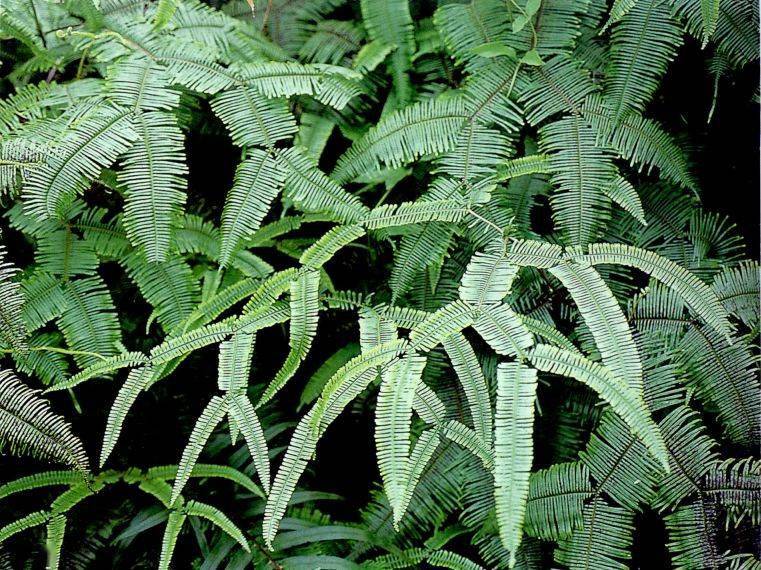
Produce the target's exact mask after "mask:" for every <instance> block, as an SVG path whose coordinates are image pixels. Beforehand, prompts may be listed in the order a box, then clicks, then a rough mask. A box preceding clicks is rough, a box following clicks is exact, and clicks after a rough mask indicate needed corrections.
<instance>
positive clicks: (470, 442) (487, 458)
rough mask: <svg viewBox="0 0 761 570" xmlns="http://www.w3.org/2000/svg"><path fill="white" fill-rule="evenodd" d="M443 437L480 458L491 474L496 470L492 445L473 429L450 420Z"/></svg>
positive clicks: (442, 433) (444, 428)
mask: <svg viewBox="0 0 761 570" xmlns="http://www.w3.org/2000/svg"><path fill="white" fill-rule="evenodd" d="M441 435H443V436H444V437H446V438H447V439H449V440H451V441H453V442H454V443H456V444H457V445H459V446H461V447H462V448H463V449H467V450H468V451H470V452H471V453H472V454H473V455H475V456H476V457H478V459H479V460H481V463H483V465H484V468H485V469H487V470H488V471H490V472H491V471H492V470H493V469H494V453H493V451H492V447H491V443H490V442H486V441H484V439H483V438H482V437H481V436H480V435H478V433H476V431H475V430H473V429H472V428H469V427H468V426H466V425H465V424H461V423H460V422H458V421H457V420H450V421H448V422H447V423H446V424H444V427H443V429H442V432H441Z"/></svg>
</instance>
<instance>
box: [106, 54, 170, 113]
mask: <svg viewBox="0 0 761 570" xmlns="http://www.w3.org/2000/svg"><path fill="white" fill-rule="evenodd" d="M170 82H171V77H170V76H169V75H168V74H167V73H166V71H165V69H164V67H163V66H161V65H159V64H158V63H157V62H156V61H155V60H153V59H151V58H150V57H147V56H146V55H144V54H138V55H133V56H129V57H126V58H123V59H120V60H118V61H117V62H116V63H114V64H113V65H112V66H111V67H110V68H109V69H108V73H107V75H106V86H105V89H106V94H107V95H108V97H109V98H110V99H111V100H112V101H114V102H116V103H118V104H119V105H121V106H123V107H127V108H129V109H131V110H132V111H134V112H135V113H136V115H139V111H157V110H159V109H163V110H167V109H173V108H174V107H177V106H178V105H179V103H180V93H179V91H175V90H173V89H170V88H169V84H170Z"/></svg>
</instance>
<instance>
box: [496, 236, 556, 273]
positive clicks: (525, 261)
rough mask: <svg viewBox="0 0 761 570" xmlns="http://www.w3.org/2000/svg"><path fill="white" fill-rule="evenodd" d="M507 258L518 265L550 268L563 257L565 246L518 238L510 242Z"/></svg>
mask: <svg viewBox="0 0 761 570" xmlns="http://www.w3.org/2000/svg"><path fill="white" fill-rule="evenodd" d="M506 255H507V260H508V261H509V262H510V263H514V264H515V265H518V266H521V267H523V266H531V267H538V268H540V269H549V268H551V267H554V266H556V265H558V264H559V263H560V262H561V261H562V259H563V248H562V247H561V246H559V245H556V244H554V243H547V242H542V241H535V240H522V239H516V240H513V241H511V242H510V247H509V248H508V251H507V254H506Z"/></svg>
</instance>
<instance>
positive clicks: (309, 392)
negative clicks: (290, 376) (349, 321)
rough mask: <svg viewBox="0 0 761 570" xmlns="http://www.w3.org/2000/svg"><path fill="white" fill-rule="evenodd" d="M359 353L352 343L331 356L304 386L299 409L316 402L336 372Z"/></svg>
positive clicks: (357, 346)
mask: <svg viewBox="0 0 761 570" xmlns="http://www.w3.org/2000/svg"><path fill="white" fill-rule="evenodd" d="M361 322H362V321H360V323H361ZM360 326H361V325H360ZM359 352H360V348H359V345H358V344H357V343H355V342H351V343H349V344H347V345H346V346H344V347H342V348H339V349H338V350H337V351H336V352H334V353H333V354H332V355H330V356H329V357H328V358H327V359H326V360H325V361H324V362H323V363H322V364H321V365H320V367H319V368H318V369H317V370H316V371H315V372H314V374H312V376H311V377H310V378H309V380H308V381H307V383H306V385H305V386H304V389H303V390H302V392H301V397H300V398H299V408H301V407H303V406H306V405H307V404H311V403H312V402H314V401H315V400H316V399H317V398H318V397H319V396H320V393H321V392H322V389H323V388H324V387H325V384H327V383H328V380H330V378H331V377H332V376H333V374H335V373H336V371H338V369H339V368H341V367H342V366H343V365H344V364H346V363H347V362H348V361H349V360H351V359H352V358H354V357H355V356H357V355H358V354H359Z"/></svg>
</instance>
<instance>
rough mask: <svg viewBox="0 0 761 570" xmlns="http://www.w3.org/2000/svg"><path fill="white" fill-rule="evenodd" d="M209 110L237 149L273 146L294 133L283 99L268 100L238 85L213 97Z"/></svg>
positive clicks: (248, 88)
mask: <svg viewBox="0 0 761 570" xmlns="http://www.w3.org/2000/svg"><path fill="white" fill-rule="evenodd" d="M211 108H212V109H213V111H214V113H216V115H217V116H218V117H219V118H220V119H221V121H222V122H223V123H224V124H225V126H226V127H227V129H228V130H229V131H230V135H231V137H232V140H233V142H234V143H235V144H236V145H238V146H264V147H267V148H268V149H269V148H272V147H274V145H275V143H276V142H278V141H281V140H286V139H290V138H291V137H292V136H293V134H294V133H295V132H296V121H295V120H294V118H293V115H292V114H291V113H290V111H289V110H288V105H287V103H286V101H285V100H284V99H267V98H266V97H265V96H264V95H262V94H261V93H259V92H258V91H257V90H256V89H255V88H253V87H246V86H239V87H235V88H233V89H229V90H227V91H224V92H222V93H220V94H219V95H217V96H216V97H214V99H212V101H211Z"/></svg>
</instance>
